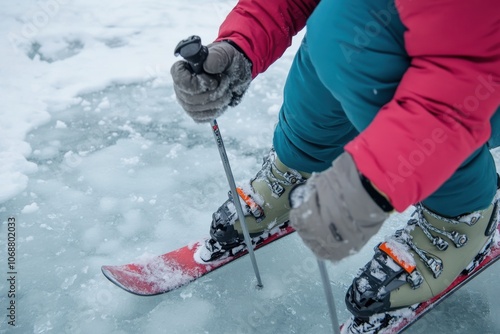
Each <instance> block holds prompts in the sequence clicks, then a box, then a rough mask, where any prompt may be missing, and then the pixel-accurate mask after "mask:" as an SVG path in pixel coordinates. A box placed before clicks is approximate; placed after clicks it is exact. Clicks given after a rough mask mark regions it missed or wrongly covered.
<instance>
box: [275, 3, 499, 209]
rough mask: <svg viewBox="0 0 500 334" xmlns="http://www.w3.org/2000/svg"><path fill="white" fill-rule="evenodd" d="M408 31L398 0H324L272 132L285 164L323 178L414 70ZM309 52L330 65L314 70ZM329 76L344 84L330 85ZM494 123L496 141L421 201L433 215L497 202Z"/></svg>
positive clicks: (496, 122) (310, 26) (311, 22)
mask: <svg viewBox="0 0 500 334" xmlns="http://www.w3.org/2000/svg"><path fill="white" fill-rule="evenodd" d="M360 8H362V9H363V10H360ZM404 30H405V28H404V26H403V24H402V23H401V21H400V19H399V16H398V14H397V11H396V9H395V8H394V1H393V0H389V1H388V0H371V1H366V0H323V1H322V2H321V3H320V4H319V5H318V7H317V9H316V10H315V12H314V13H313V15H312V16H311V17H310V18H309V21H308V23H307V33H306V36H305V38H304V39H303V41H302V44H301V46H300V48H299V51H298V53H297V55H296V56H295V59H294V61H293V63H292V67H291V69H290V72H289V75H288V78H287V81H286V84H285V89H284V101H283V105H282V107H281V110H280V113H279V121H278V124H277V127H276V129H275V133H274V139H273V145H274V147H275V149H276V152H277V154H278V156H279V158H280V159H281V160H282V161H283V163H284V164H285V165H287V166H289V167H291V168H294V169H297V170H300V171H304V172H320V171H323V170H325V169H327V168H328V167H330V166H331V163H332V161H333V160H334V159H335V158H336V157H337V156H339V155H340V154H341V153H342V152H343V147H344V146H345V144H347V142H349V141H350V140H352V139H353V138H354V137H355V136H356V135H358V134H359V133H360V132H361V131H363V129H365V128H366V127H367V126H368V125H369V124H370V122H371V121H372V120H373V118H374V117H375V115H376V114H377V112H378V111H379V110H380V108H381V107H382V106H383V105H385V104H386V103H387V102H389V101H390V100H391V99H392V97H393V96H394V93H395V91H396V88H397V87H398V84H399V82H400V80H401V78H402V76H403V74H404V73H405V71H406V70H407V68H408V67H409V62H410V59H409V57H408V55H407V53H406V51H405V49H404V40H403V33H404ZM318 48H326V50H320V51H321V52H316V51H318ZM311 52H315V54H314V55H315V57H316V55H318V54H319V55H323V57H328V59H327V63H329V64H331V66H315V63H323V64H324V63H325V59H323V60H322V61H320V62H314V61H312V60H311V57H310V53H311ZM315 59H316V58H315ZM329 76H339V77H340V78H342V80H330V81H328V77H329ZM332 81H333V82H342V84H341V85H338V84H332ZM491 123H492V133H493V134H492V137H491V139H490V142H489V143H487V144H485V145H484V146H482V147H481V148H479V149H478V150H477V151H475V152H474V153H473V154H472V155H471V156H470V157H469V158H468V159H467V160H466V161H465V162H463V164H462V165H461V166H460V167H459V168H458V169H457V171H456V172H455V173H454V174H453V175H452V176H451V177H450V178H449V179H448V180H447V181H446V182H445V183H444V184H443V185H442V186H441V187H440V188H439V189H438V190H437V191H436V192H434V193H433V194H432V195H431V196H429V197H428V198H427V199H425V200H424V201H423V203H424V204H425V205H426V206H427V207H428V208H430V209H431V210H433V211H435V212H438V213H440V214H442V215H445V216H450V217H454V216H457V215H460V214H463V213H468V212H472V211H475V210H479V209H484V208H486V207H487V206H488V205H489V204H490V203H491V201H492V198H493V196H494V194H495V192H496V188H497V182H496V169H495V163H494V161H493V157H492V155H491V153H490V151H489V149H491V148H493V147H496V146H498V143H499V142H500V113H499V112H497V113H496V114H495V116H494V117H493V118H492V120H491Z"/></svg>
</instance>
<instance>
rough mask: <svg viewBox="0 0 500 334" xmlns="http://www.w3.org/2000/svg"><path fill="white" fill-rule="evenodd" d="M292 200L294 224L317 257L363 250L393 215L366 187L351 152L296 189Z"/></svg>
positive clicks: (337, 256) (338, 257)
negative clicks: (377, 201) (383, 207)
mask: <svg viewBox="0 0 500 334" xmlns="http://www.w3.org/2000/svg"><path fill="white" fill-rule="evenodd" d="M379 195H380V194H379ZM380 196H381V195H380ZM290 200H291V204H292V207H293V209H292V211H291V212H290V222H291V224H292V226H293V227H294V228H295V229H296V230H297V232H298V234H299V236H300V237H301V238H302V240H303V241H304V243H305V244H306V245H307V246H308V247H309V248H310V249H311V250H312V251H313V252H314V253H315V254H316V256H318V257H319V258H323V259H329V260H332V261H338V260H341V259H343V258H344V257H346V256H348V255H351V254H354V253H356V252H357V251H359V249H360V248H361V247H362V246H363V245H364V244H366V242H367V241H368V240H369V239H370V238H371V237H372V236H373V235H374V234H375V233H377V231H378V230H379V229H380V227H381V226H382V223H383V222H384V221H385V220H386V219H387V217H388V216H389V213H388V212H386V211H384V210H382V208H381V207H380V206H379V205H378V204H376V203H375V201H374V200H373V199H372V197H371V196H370V195H369V194H368V192H367V190H365V186H363V184H362V182H361V178H360V174H359V172H358V170H357V168H356V165H355V164H354V161H353V159H352V157H351V156H350V155H349V154H348V153H343V154H342V155H340V156H339V157H338V158H337V159H336V160H335V161H334V162H333V165H332V167H330V168H329V169H327V170H326V171H324V172H322V173H319V174H314V175H313V176H312V177H311V178H310V179H309V180H308V181H307V183H306V184H303V185H300V186H298V187H297V188H295V189H294V190H293V191H292V194H291V196H290ZM387 203H388V202H387ZM389 207H390V204H389ZM385 208H386V210H387V211H390V209H388V208H387V207H385Z"/></svg>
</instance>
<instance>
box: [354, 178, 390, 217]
mask: <svg viewBox="0 0 500 334" xmlns="http://www.w3.org/2000/svg"><path fill="white" fill-rule="evenodd" d="M359 178H360V179H361V184H362V185H363V188H365V190H366V192H367V193H368V195H370V197H371V198H372V199H373V201H374V202H375V203H377V205H378V206H379V207H380V208H381V209H382V210H383V211H384V212H391V211H393V210H394V207H393V206H392V205H391V203H389V201H388V200H387V198H385V197H384V196H382V194H381V193H379V192H378V191H377V190H375V188H374V187H373V185H372V183H371V182H370V180H368V179H367V178H366V176H364V175H363V174H359Z"/></svg>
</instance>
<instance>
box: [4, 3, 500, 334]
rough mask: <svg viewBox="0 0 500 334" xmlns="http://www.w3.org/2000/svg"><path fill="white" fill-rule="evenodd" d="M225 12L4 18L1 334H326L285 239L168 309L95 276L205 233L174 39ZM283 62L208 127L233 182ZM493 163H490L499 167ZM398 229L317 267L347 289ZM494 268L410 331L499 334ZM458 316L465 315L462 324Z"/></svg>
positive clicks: (69, 10)
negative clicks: (11, 243)
mask: <svg viewBox="0 0 500 334" xmlns="http://www.w3.org/2000/svg"><path fill="white" fill-rule="evenodd" d="M235 2H236V1H217V0H214V1H202V0H192V1H180V0H168V1H157V0H144V1H128V0H126V1H123V0H122V1H117V0H109V1H96V0H85V1H83V0H73V1H66V0H64V1H63V0H41V1H35V0H25V1H20V2H5V1H4V3H3V4H2V10H1V12H0V31H1V34H0V47H1V49H2V56H1V62H0V78H1V79H0V104H1V106H2V109H1V111H0V116H1V117H0V223H1V225H0V226H1V230H0V249H1V250H0V256H1V257H2V258H1V259H0V264H1V265H0V267H1V268H0V269H1V270H0V294H1V297H0V315H1V316H2V319H3V320H2V322H1V325H0V333H37V334H39V333H40V334H41V333H57V334H59V333H71V334H73V333H95V334H100V333H103V334H104V333H106V334H124V333H152V334H155V333H168V334H170V333H181V334H192V333H202V334H205V333H216V334H221V333H228V334H233V333H259V334H265V333H300V334H303V333H306V334H307V333H310V334H318V333H329V332H330V323H329V316H328V310H327V308H326V302H325V299H324V296H323V288H322V286H321V280H320V277H319V274H318V269H317V263H316V260H315V258H314V257H313V256H312V255H311V253H310V252H309V250H307V249H306V248H305V247H304V246H303V244H302V243H301V242H300V240H299V238H298V237H297V236H296V235H293V236H290V237H287V238H286V239H285V240H283V241H279V242H276V243H275V244H273V245H270V246H267V247H265V248H263V249H261V250H259V251H257V253H256V256H257V261H258V263H259V265H260V268H261V275H262V278H263V282H264V289H262V290H258V289H256V288H255V284H256V280H255V278H254V276H253V273H252V268H251V264H250V261H249V259H248V257H247V258H245V259H241V260H238V261H236V262H235V263H233V264H231V265H230V266H229V267H227V268H224V269H221V270H218V271H216V272H214V273H213V274H210V275H208V276H206V277H204V278H202V279H200V280H199V281H197V282H195V283H193V284H192V285H190V286H187V287H185V288H182V289H179V290H178V291H175V292H172V293H170V294H167V295H162V296H156V297H150V298H144V297H138V296H133V295H130V294H127V293H125V292H123V291H122V290H120V289H119V288H117V287H115V286H113V285H112V284H111V283H110V282H108V281H107V280H106V279H105V278H104V277H103V275H102V274H101V272H100V266H101V265H103V264H123V263H127V262H131V261H137V260H139V261H140V260H141V259H145V258H150V257H151V256H153V255H157V254H161V253H163V252H166V251H170V250H173V249H176V248H178V247H181V246H184V245H186V244H190V243H192V242H193V240H197V239H199V238H200V237H201V236H204V235H207V234H208V228H209V224H210V221H211V214H212V212H213V211H215V210H216V209H217V207H218V206H219V205H220V204H221V203H223V202H224V201H225V200H226V199H227V190H228V187H227V183H226V179H225V175H224V172H223V168H222V165H221V163H220V161H219V155H218V152H217V149H216V146H215V143H214V140H213V136H212V133H211V131H210V129H209V126H208V125H200V124H195V123H194V122H192V120H191V119H189V118H188V117H187V116H186V115H185V114H184V113H183V111H182V110H181V109H180V108H179V106H178V105H177V103H176V102H175V97H174V94H173V89H172V83H171V79H170V76H169V69H170V66H171V64H172V63H173V62H174V61H175V60H176V59H175V58H174V56H173V49H174V47H175V45H176V44H177V42H178V41H179V40H180V39H182V38H185V37H187V36H189V35H191V34H198V35H200V36H201V37H202V39H203V40H204V41H205V42H210V41H211V40H212V39H213V38H214V37H215V36H216V33H217V29H218V25H219V23H220V22H221V21H222V20H223V18H224V17H225V15H226V14H227V12H228V11H229V10H230V9H231V7H232V6H234V4H235ZM297 41H298V40H296V41H295V43H294V45H293V46H292V47H291V49H290V51H289V52H288V53H287V54H286V55H285V56H284V57H283V58H282V59H280V61H278V62H277V63H276V64H275V65H274V66H272V67H271V68H270V70H269V71H268V73H266V74H265V75H262V76H260V77H259V78H257V79H256V80H255V81H254V82H253V84H252V86H251V88H250V90H249V91H248V93H247V94H246V96H245V98H244V101H243V102H242V104H241V105H240V106H238V107H237V108H235V109H231V110H229V111H228V112H227V113H226V114H225V115H224V116H223V117H221V118H220V119H219V125H220V127H221V132H222V135H223V137H224V139H225V144H226V148H227V150H228V155H229V159H230V161H231V164H232V167H233V172H234V174H235V178H236V180H237V182H245V180H248V179H250V178H251V177H253V176H254V175H255V172H256V171H257V170H258V169H259V168H260V166H261V162H262V157H263V156H264V155H265V154H266V153H267V152H268V150H269V147H270V144H271V141H272V133H273V129H274V124H275V123H276V121H277V115H278V111H279V106H280V104H281V98H282V89H283V84H284V81H285V77H286V73H287V71H288V68H289V66H290V64H291V60H292V56H293V53H294V50H296V48H297ZM497 163H498V161H497ZM8 217H14V218H15V219H16V222H17V224H16V243H17V252H16V268H15V269H16V272H17V276H16V277H17V281H16V296H15V301H16V316H17V318H16V327H11V326H8V325H7V324H6V321H5V319H6V315H7V310H6V309H7V303H8V298H7V290H8V289H9V286H8V285H7V283H8V282H7V271H8V268H7V265H6V257H5V249H6V237H7V221H8ZM406 218H408V213H405V214H403V215H398V216H394V217H392V218H391V219H390V220H389V222H388V223H387V224H385V225H384V227H383V228H382V230H381V232H380V234H379V235H377V236H376V237H374V238H373V240H371V241H370V243H369V244H368V245H367V246H366V247H365V248H364V249H363V250H362V251H361V252H360V253H359V254H356V255H354V256H352V257H350V258H349V259H346V260H344V261H341V262H340V263H338V264H336V265H335V266H331V265H329V272H330V278H331V281H332V286H333V290H334V292H335V297H336V302H337V309H338V310H339V318H340V319H345V318H346V317H347V316H348V312H347V310H346V309H345V307H344V304H343V297H344V292H345V291H346V289H347V286H348V285H349V284H350V282H351V281H352V279H353V277H354V275H355V274H356V272H357V271H358V268H359V267H361V266H363V265H364V264H365V263H366V262H367V261H368V260H369V259H371V256H372V254H373V251H372V248H373V247H374V245H375V244H376V243H378V242H379V241H381V240H383V236H384V235H385V234H388V233H391V232H393V231H394V230H395V229H397V228H401V227H402V224H403V223H404V221H405V219H406ZM499 274H500V267H499V266H498V264H497V265H496V266H495V267H492V268H491V269H490V270H488V271H486V272H485V273H483V274H482V275H481V276H480V278H478V279H476V280H474V281H473V282H472V283H470V284H469V285H467V287H465V288H464V289H462V290H460V291H459V292H457V293H456V294H455V295H454V296H452V297H450V299H449V300H448V301H446V302H444V303H442V304H441V305H440V306H438V307H437V308H436V309H434V310H433V311H432V312H431V313H430V314H429V315H428V316H426V317H425V318H424V319H422V320H421V321H419V323H418V324H417V325H415V327H413V328H412V329H411V330H409V331H408V333H499V332H500V322H499V318H498V316H497V315H498V314H499V313H500V307H499V306H498V300H500V290H499V289H497V288H494V286H495V284H497V283H498V275H499ZM464 314H467V316H466V317H464V316H463V315H464Z"/></svg>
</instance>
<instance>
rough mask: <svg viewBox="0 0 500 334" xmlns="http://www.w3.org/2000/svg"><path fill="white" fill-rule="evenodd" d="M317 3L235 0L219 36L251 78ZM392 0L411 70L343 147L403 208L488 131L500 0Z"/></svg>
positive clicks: (499, 66) (498, 61) (497, 98)
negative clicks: (239, 54) (240, 56)
mask: <svg viewBox="0 0 500 334" xmlns="http://www.w3.org/2000/svg"><path fill="white" fill-rule="evenodd" d="M367 1H368V0H367ZM318 2H319V0H302V1H301V0H273V1H269V0H240V1H239V3H238V4H237V6H236V7H235V8H234V9H233V10H232V12H231V13H230V14H229V16H228V17H227V19H226V20H225V22H224V23H223V24H222V26H221V28H220V32H219V37H218V39H217V40H224V39H230V40H232V41H233V42H235V43H236V44H237V45H238V46H239V47H240V48H241V49H242V50H243V51H244V52H245V53H246V55H247V56H248V57H249V58H250V60H251V61H252V63H253V73H252V74H253V76H254V77H255V76H256V75H258V74H259V73H262V72H263V71H265V70H266V69H267V68H268V67H269V66H270V65H271V64H272V63H273V62H274V61H275V60H276V59H278V58H279V57H280V56H281V55H282V54H283V52H284V51H285V49H286V48H287V47H288V46H289V45H290V43H291V39H292V36H293V35H295V34H296V33H297V32H298V31H299V30H301V29H302V28H303V27H304V26H305V24H306V20H307V18H308V17H309V16H310V15H311V13H312V11H313V10H314V8H315V7H316V5H317V4H318ZM395 2H396V7H397V8H398V11H399V15H400V19H401V21H402V23H403V24H404V25H405V27H406V28H407V31H406V33H405V36H404V39H405V47H406V51H407V53H408V55H409V56H410V57H411V64H410V67H409V68H408V70H407V71H406V73H405V74H404V76H403V78H402V80H401V82H400V84H399V87H398V89H397V91H396V93H395V95H394V97H393V99H392V100H391V101H390V102H389V103H388V104H386V105H385V106H384V107H383V108H382V109H381V110H380V112H379V113H378V114H377V116H376V117H375V119H374V120H373V122H372V123H371V124H370V125H369V127H368V128H367V129H365V130H364V131H363V132H362V133H361V134H360V135H359V136H357V137H356V138H355V139H354V140H352V141H351V142H350V143H348V144H347V145H346V147H345V149H346V151H347V152H349V153H350V154H351V155H352V157H353V159H354V161H355V162H356V166H357V167H358V169H359V171H360V172H361V173H363V174H364V175H365V176H366V177H368V179H370V180H371V181H372V182H373V183H374V184H375V185H376V186H377V188H378V189H380V190H381V191H382V192H384V193H385V194H386V195H387V196H388V197H389V199H390V201H391V203H392V205H393V206H394V208H395V209H396V210H398V211H403V210H404V209H406V208H407V207H408V206H409V205H411V204H414V203H416V202H418V201H421V200H423V199H425V198H426V197H427V196H429V195H430V194H432V193H433V192H434V191H435V190H437V189H438V188H439V186H440V185H442V184H443V183H444V182H445V181H446V180H447V179H448V178H449V177H450V176H451V175H452V174H453V173H454V171H455V170H456V169H457V168H458V167H459V166H460V164H461V163H462V162H463V161H465V159H467V157H469V156H470V155H471V154H472V153H473V152H474V151H475V150H477V149H478V148H479V147H481V146H482V145H483V144H484V143H486V141H487V140H488V139H489V137H490V134H491V126H490V118H491V116H492V115H493V114H494V112H495V111H496V109H497V107H498V106H499V105H500V15H499V13H500V11H499V7H498V0H482V1H480V2H474V1H471V0H453V1H452V0H438V1H437V0H419V1H411V0H396V1H395ZM332 19H334V18H332ZM386 129H391V131H387V130H386Z"/></svg>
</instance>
